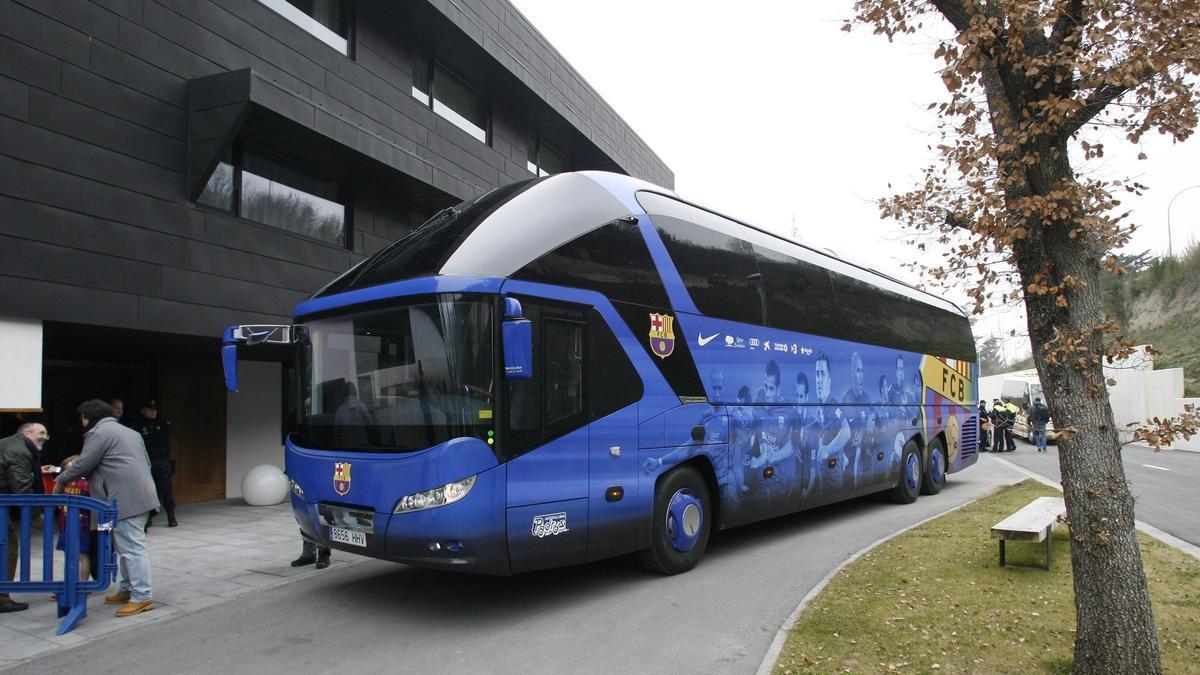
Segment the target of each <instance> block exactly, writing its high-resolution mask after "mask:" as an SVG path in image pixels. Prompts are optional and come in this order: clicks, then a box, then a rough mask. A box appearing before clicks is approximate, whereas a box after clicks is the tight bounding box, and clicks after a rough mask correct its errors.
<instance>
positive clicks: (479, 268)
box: [438, 171, 965, 316]
mask: <svg viewBox="0 0 1200 675" xmlns="http://www.w3.org/2000/svg"><path fill="white" fill-rule="evenodd" d="M639 192H651V193H655V194H658V195H663V196H666V197H669V198H671V199H675V200H678V201H680V202H682V203H684V204H688V205H690V206H693V207H695V208H698V209H701V210H703V211H706V212H708V213H710V214H712V215H714V216H716V217H719V218H724V219H727V220H730V221H733V222H735V223H737V224H739V225H742V226H744V227H748V228H750V229H752V230H755V231H756V232H758V233H761V234H764V235H767V236H769V237H772V238H774V239H775V240H777V241H779V242H781V243H782V244H786V245H789V246H791V247H798V248H799V249H800V251H791V252H793V253H796V254H797V256H798V257H802V258H804V259H805V260H806V261H807V262H810V263H813V264H816V265H819V266H821V267H825V268H826V269H829V270H832V271H835V272H838V273H841V274H844V275H846V276H850V277H853V278H856V279H858V280H860V281H863V282H866V283H869V284H871V285H874V286H877V287H880V288H884V289H886V290H889V291H892V292H894V293H898V294H900V295H903V296H906V297H909V298H912V299H914V300H917V301H919V302H922V303H924V304H928V305H932V306H935V307H939V308H941V309H945V310H947V311H951V312H954V313H957V314H959V315H962V316H965V312H963V310H962V309H961V308H959V307H958V306H957V305H955V304H954V303H952V302H950V301H948V300H945V299H944V298H941V297H938V296H936V295H933V294H932V293H929V292H927V291H923V290H920V289H917V288H914V287H912V286H910V285H908V284H906V283H904V282H902V281H900V280H898V279H896V278H894V277H891V276H889V275H886V274H883V273H880V272H878V271H876V270H873V269H870V268H868V267H865V266H863V265H859V264H856V263H853V262H849V261H846V260H843V259H841V258H839V257H837V256H834V255H831V254H830V253H827V252H825V251H820V250H818V249H815V248H812V247H811V246H807V245H805V244H803V243H802V242H798V241H794V240H792V239H789V238H787V237H782V236H780V235H778V234H776V233H774V232H771V231H769V230H767V229H765V228H761V227H758V226H755V225H751V224H749V223H745V222H743V221H740V220H737V219H735V218H730V217H729V216H725V215H723V214H721V213H719V212H717V211H714V210H713V209H709V208H707V207H704V206H702V205H699V204H696V203H694V202H688V201H686V200H683V199H680V198H679V197H678V196H677V195H676V194H675V193H674V192H672V191H670V190H667V189H665V188H661V187H659V186H657V185H653V184H651V183H648V182H646V181H643V180H640V179H637V178H632V177H630V176H625V175H621V174H614V173H608V172H603V171H581V172H575V173H563V174H556V175H554V176H551V177H549V178H545V179H543V180H540V181H536V182H535V183H534V184H532V185H530V186H529V187H528V188H527V189H525V190H523V191H522V192H520V193H519V194H517V195H516V196H514V197H512V198H511V199H509V200H508V201H506V202H504V203H503V204H502V205H501V206H500V207H499V208H497V209H496V210H495V211H494V212H492V213H491V214H490V215H489V216H487V217H486V218H484V219H483V220H481V221H480V222H479V223H478V224H477V225H476V226H475V228H474V230H473V231H471V232H470V234H469V235H468V236H467V237H466V238H465V239H463V240H462V242H461V244H460V245H459V246H458V248H457V249H455V250H454V251H453V252H452V253H451V254H450V255H449V257H448V258H447V259H446V261H445V262H444V263H443V264H442V265H441V267H440V269H439V270H438V273H439V274H443V275H475V276H489V277H508V276H511V275H512V274H514V273H516V272H517V271H518V270H520V269H521V268H523V267H525V266H526V265H528V264H529V263H531V262H533V261H535V260H537V259H538V258H540V257H541V256H543V255H545V254H547V253H549V252H551V251H554V250H555V249H557V248H558V247H559V246H562V245H563V244H566V243H567V242H570V241H572V240H574V239H576V238H577V237H580V236H582V235H584V234H586V233H588V232H590V231H592V230H594V229H595V228H597V227H600V226H601V225H603V224H604V223H608V222H611V221H613V220H615V219H617V218H620V217H623V216H627V215H631V214H632V215H642V214H645V213H646V210H645V209H644V208H643V207H642V205H641V204H639V202H638V199H637V194H638V193H639ZM518 233H519V234H518Z"/></svg>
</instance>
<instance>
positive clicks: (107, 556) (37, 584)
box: [0, 494, 117, 635]
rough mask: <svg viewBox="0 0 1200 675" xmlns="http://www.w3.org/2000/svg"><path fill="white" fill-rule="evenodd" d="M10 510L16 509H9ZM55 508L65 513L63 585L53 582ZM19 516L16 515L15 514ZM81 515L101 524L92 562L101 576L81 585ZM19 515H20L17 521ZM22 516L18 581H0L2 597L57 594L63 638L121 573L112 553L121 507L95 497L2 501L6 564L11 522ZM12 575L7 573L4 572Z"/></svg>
mask: <svg viewBox="0 0 1200 675" xmlns="http://www.w3.org/2000/svg"><path fill="white" fill-rule="evenodd" d="M10 507H11V508H10ZM55 507H62V508H64V509H66V512H67V516H66V532H65V533H64V534H65V536H64V544H63V548H64V550H63V557H64V558H65V560H64V561H63V574H62V577H61V578H59V579H55V577H54V551H55V546H54V531H55V527H54V522H55ZM10 511H11V512H15V513H11V514H10ZM37 511H41V513H42V516H43V521H44V522H43V523H42V580H41V581H33V580H31V579H30V567H31V565H30V561H31V558H32V557H31V555H30V553H31V552H32V551H31V550H30V538H31V535H32V534H33V520H34V513H36V512H37ZM81 511H91V512H92V519H93V520H92V522H93V523H95V524H96V557H95V559H94V560H93V562H92V565H93V568H94V569H95V572H96V578H95V579H86V580H82V579H80V578H79V555H80V553H81V551H80V550H79V539H80V532H79V514H80V512H81ZM17 514H19V515H17ZM12 515H17V517H18V518H19V519H20V524H19V525H18V527H17V533H18V539H19V542H20V558H19V559H18V564H17V575H16V579H15V580H13V581H9V580H8V579H7V578H5V579H2V580H0V593H46V592H49V593H57V594H58V616H59V618H63V617H66V618H63V621H62V623H61V624H59V626H58V634H59V635H62V634H64V633H66V632H68V631H70V630H71V629H72V628H74V627H75V626H76V624H78V623H79V622H80V621H81V620H82V619H83V618H84V617H86V616H87V599H88V594H89V593H96V592H99V591H103V590H104V589H106V588H108V585H109V584H111V583H112V581H113V578H114V577H115V576H116V573H117V559H116V555H115V554H114V552H113V537H112V530H113V526H114V525H116V522H117V502H116V500H113V502H112V504H109V503H106V502H104V501H101V500H99V499H96V498H95V497H81V496H79V495H67V494H59V495H39V494H19V495H0V561H5V564H7V559H8V558H7V556H8V547H9V546H10V545H12V543H13V542H10V541H9V540H8V529H9V518H10V517H11V516H12ZM5 572H7V570H5Z"/></svg>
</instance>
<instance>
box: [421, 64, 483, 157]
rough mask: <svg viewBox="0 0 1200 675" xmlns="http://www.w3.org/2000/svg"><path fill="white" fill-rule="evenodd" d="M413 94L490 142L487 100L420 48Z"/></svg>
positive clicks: (481, 139)
mask: <svg viewBox="0 0 1200 675" xmlns="http://www.w3.org/2000/svg"><path fill="white" fill-rule="evenodd" d="M412 95H413V98H415V99H417V100H418V101H420V102H421V103H422V104H424V105H425V106H426V107H428V108H431V109H432V110H433V112H435V113H437V114H439V115H441V116H442V117H444V118H445V119H446V120H448V121H449V122H450V123H451V124H453V125H454V126H456V127H458V128H459V129H462V130H463V131H465V132H467V133H468V134H471V136H473V137H475V139H476V140H478V141H479V142H480V143H487V142H488V131H487V129H488V110H487V100H486V99H484V97H483V96H481V95H480V94H479V93H478V92H476V91H475V90H474V89H471V88H470V87H469V86H467V84H466V83H465V82H463V81H462V80H460V79H459V78H457V77H455V76H454V75H451V74H450V72H449V71H447V70H446V69H445V68H443V67H442V66H441V64H439V63H437V62H436V61H434V60H433V59H431V58H429V57H428V56H426V55H424V54H422V53H420V52H414V53H413V88H412Z"/></svg>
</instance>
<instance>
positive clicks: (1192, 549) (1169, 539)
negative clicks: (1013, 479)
mask: <svg viewBox="0 0 1200 675" xmlns="http://www.w3.org/2000/svg"><path fill="white" fill-rule="evenodd" d="M992 459H995V460H997V461H1000V462H1004V463H1005V464H1007V465H1008V466H1009V467H1010V468H1012V469H1014V470H1016V471H1019V472H1020V473H1023V474H1025V475H1026V476H1029V477H1030V478H1032V479H1034V480H1036V481H1037V482H1039V483H1041V484H1042V485H1049V486H1050V487H1052V488H1054V489H1055V490H1058V491H1059V492H1062V485H1061V484H1059V483H1055V482H1054V481H1052V480H1050V479H1049V478H1046V477H1045V476H1043V475H1041V474H1038V473H1034V472H1032V471H1030V470H1029V469H1026V468H1025V467H1023V466H1018V465H1016V464H1013V463H1012V462H1010V461H1008V460H1007V459H1004V458H1002V457H993V458H992ZM1133 525H1134V527H1135V528H1136V529H1137V531H1138V532H1142V533H1144V534H1148V535H1150V536H1151V537H1154V538H1155V539H1157V540H1159V541H1161V542H1162V543H1164V544H1166V545H1167V546H1170V547H1172V548H1176V549H1179V550H1180V551H1183V552H1184V553H1186V554H1188V555H1190V556H1192V557H1193V558H1195V559H1197V560H1200V546H1194V545H1192V544H1189V543H1188V542H1186V541H1184V540H1182V539H1180V538H1179V537H1176V536H1175V535H1172V534H1167V533H1166V532H1163V531H1162V530H1160V529H1158V528H1157V527H1155V526H1153V525H1149V524H1147V523H1143V522H1142V521H1140V520H1137V519H1134V521H1133Z"/></svg>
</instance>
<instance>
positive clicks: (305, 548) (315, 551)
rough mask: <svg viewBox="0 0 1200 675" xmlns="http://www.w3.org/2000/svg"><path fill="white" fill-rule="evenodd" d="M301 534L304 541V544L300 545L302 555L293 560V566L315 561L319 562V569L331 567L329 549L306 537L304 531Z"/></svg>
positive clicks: (302, 565) (301, 565) (309, 563)
mask: <svg viewBox="0 0 1200 675" xmlns="http://www.w3.org/2000/svg"><path fill="white" fill-rule="evenodd" d="M300 536H301V541H302V542H303V545H302V546H301V547H300V557H299V558H296V559H295V560H293V561H292V567H304V566H305V565H311V564H313V563H316V564H317V569H319V570H323V569H325V568H326V567H329V549H328V548H326V547H324V546H318V545H316V544H314V543H313V542H311V541H309V540H308V539H307V538H304V534H303V533H301V535H300Z"/></svg>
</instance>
